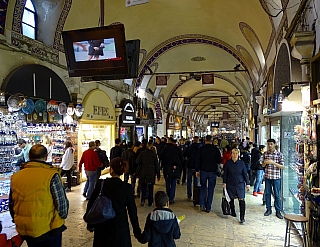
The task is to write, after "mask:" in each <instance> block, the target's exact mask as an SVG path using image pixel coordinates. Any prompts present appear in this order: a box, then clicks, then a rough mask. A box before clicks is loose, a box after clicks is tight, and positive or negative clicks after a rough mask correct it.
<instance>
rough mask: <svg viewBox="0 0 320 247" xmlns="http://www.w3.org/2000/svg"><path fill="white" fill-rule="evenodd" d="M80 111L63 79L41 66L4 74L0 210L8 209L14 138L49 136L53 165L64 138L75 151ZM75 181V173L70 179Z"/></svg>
mask: <svg viewBox="0 0 320 247" xmlns="http://www.w3.org/2000/svg"><path fill="white" fill-rule="evenodd" d="M21 82H23V83H21ZM53 99H54V100H53ZM70 103H71V104H70ZM83 110H84V109H83V107H82V105H81V104H78V105H75V104H73V103H72V100H71V97H70V93H69V91H68V89H67V88H66V86H65V84H64V82H63V80H62V79H61V78H60V77H59V76H58V75H57V74H56V73H55V72H54V71H52V70H51V69H49V68H47V67H45V66H42V65H38V64H29V65H23V66H21V67H17V68H16V69H14V70H13V71H11V72H10V73H9V74H8V76H7V77H6V78H5V79H4V81H3V83H2V84H1V91H0V133H1V134H0V136H1V137H0V139H1V140H0V150H1V151H0V152H1V156H0V157H1V159H0V160H1V162H0V196H1V197H0V199H1V200H2V201H1V202H0V211H2V210H7V209H8V207H7V202H8V193H9V189H10V176H11V175H12V174H13V172H15V166H14V165H13V163H14V160H15V159H14V158H13V155H14V154H15V153H14V152H15V148H16V144H17V140H18V139H19V138H23V139H25V140H26V141H27V142H28V143H30V144H32V145H33V144H38V143H41V144H46V143H45V141H44V140H47V139H51V140H52V144H53V165H56V166H59V165H60V161H61V156H62V154H63V146H64V142H65V141H66V139H69V140H71V141H72V142H73V143H74V144H75V149H76V150H77V137H78V134H77V133H78V131H77V129H78V128H77V126H78V125H77V119H78V117H80V116H81V115H82V113H83ZM76 158H77V157H75V160H74V163H77V159H76ZM78 180H79V179H77V176H76V177H75V178H74V179H73V181H75V182H76V181H78Z"/></svg>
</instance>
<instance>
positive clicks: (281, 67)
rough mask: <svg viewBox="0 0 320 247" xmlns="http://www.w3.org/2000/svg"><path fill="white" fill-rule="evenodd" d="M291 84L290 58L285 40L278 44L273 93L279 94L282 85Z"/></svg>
mask: <svg viewBox="0 0 320 247" xmlns="http://www.w3.org/2000/svg"><path fill="white" fill-rule="evenodd" d="M290 82H291V57H290V50H289V45H288V43H287V41H286V40H283V41H282V42H281V44H280V48H279V51H278V54H277V58H276V62H275V68H274V82H273V92H274V93H279V92H280V90H281V89H282V85H283V84H288V83H290Z"/></svg>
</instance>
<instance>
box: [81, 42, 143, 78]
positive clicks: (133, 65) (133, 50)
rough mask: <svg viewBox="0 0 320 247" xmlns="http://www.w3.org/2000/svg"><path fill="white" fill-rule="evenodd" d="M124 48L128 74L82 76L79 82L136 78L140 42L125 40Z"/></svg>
mask: <svg viewBox="0 0 320 247" xmlns="http://www.w3.org/2000/svg"><path fill="white" fill-rule="evenodd" d="M126 48H127V58H128V71H129V72H128V74H114V75H95V76H82V77H81V82H90V81H102V80H119V79H132V78H137V77H138V70H139V55H140V40H139V39H133V40H127V41H126Z"/></svg>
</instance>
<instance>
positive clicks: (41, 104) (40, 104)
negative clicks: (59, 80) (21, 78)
mask: <svg viewBox="0 0 320 247" xmlns="http://www.w3.org/2000/svg"><path fill="white" fill-rule="evenodd" d="M34 109H35V111H36V112H37V113H43V112H45V111H47V105H46V102H45V101H44V100H43V99H39V100H37V101H36V103H35V104H34Z"/></svg>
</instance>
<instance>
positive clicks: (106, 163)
mask: <svg viewBox="0 0 320 247" xmlns="http://www.w3.org/2000/svg"><path fill="white" fill-rule="evenodd" d="M96 152H97V154H98V157H99V160H100V163H101V164H102V167H101V169H102V170H104V169H105V168H107V167H109V163H110V162H109V159H108V156H107V152H106V151H105V150H101V149H97V150H96Z"/></svg>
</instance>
